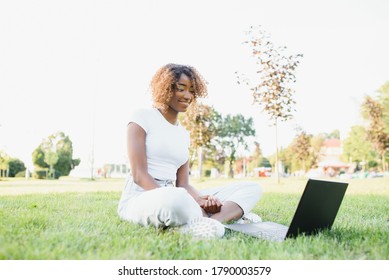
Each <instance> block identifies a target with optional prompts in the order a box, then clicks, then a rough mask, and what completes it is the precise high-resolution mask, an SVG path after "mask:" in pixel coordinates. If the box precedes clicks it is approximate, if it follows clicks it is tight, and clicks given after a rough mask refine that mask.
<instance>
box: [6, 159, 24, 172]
mask: <svg viewBox="0 0 389 280" xmlns="http://www.w3.org/2000/svg"><path fill="white" fill-rule="evenodd" d="M8 166H9V174H8V177H15V175H16V174H17V173H19V172H21V171H24V170H26V166H25V165H24V162H23V161H21V160H20V159H17V158H11V159H10V160H9V161H8Z"/></svg>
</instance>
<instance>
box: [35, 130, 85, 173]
mask: <svg viewBox="0 0 389 280" xmlns="http://www.w3.org/2000/svg"><path fill="white" fill-rule="evenodd" d="M53 153H54V154H55V155H56V156H55V155H53ZM56 157H57V160H55V159H56ZM32 161H33V163H34V165H35V166H36V167H38V168H41V169H46V170H47V169H48V168H50V169H51V168H53V169H54V170H55V178H58V177H59V176H67V175H69V173H70V171H71V170H72V169H73V168H74V167H76V166H77V165H79V164H80V160H79V159H73V144H72V141H71V140H70V138H69V137H68V136H67V135H65V133H63V132H57V133H54V134H52V135H50V136H49V137H48V138H47V139H44V140H43V141H42V143H41V144H40V145H39V146H38V147H37V148H36V149H35V150H34V152H33V153H32ZM49 162H50V163H51V164H52V166H50V163H49Z"/></svg>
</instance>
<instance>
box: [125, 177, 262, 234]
mask: <svg viewBox="0 0 389 280" xmlns="http://www.w3.org/2000/svg"><path fill="white" fill-rule="evenodd" d="M160 186H161V187H160V188H158V189H154V190H150V191H144V189H143V188H142V187H140V186H138V185H137V184H135V183H134V181H133V179H132V177H128V178H127V181H126V185H125V187H124V189H123V193H122V197H121V199H120V202H119V206H118V214H119V216H120V218H121V219H123V220H126V221H129V222H133V223H136V224H140V225H143V226H146V225H153V226H155V227H163V228H164V227H169V226H180V225H183V224H186V223H187V222H188V221H189V220H191V219H193V218H197V217H202V211H201V208H200V206H199V205H198V203H197V202H196V201H195V200H194V199H193V197H192V196H191V195H190V194H189V193H188V192H187V191H186V190H185V189H184V188H179V187H174V186H173V185H172V184H166V183H160ZM199 192H200V193H201V195H212V196H215V197H217V198H219V200H220V201H222V202H225V201H232V202H235V203H236V204H238V205H239V206H240V207H241V208H242V210H243V213H248V212H250V210H251V209H252V208H253V207H254V206H255V205H256V204H257V202H258V201H259V199H260V198H261V195H262V190H261V188H260V186H259V185H258V184H257V183H254V182H237V183H232V184H230V185H227V186H224V187H216V188H209V189H205V190H200V191H199Z"/></svg>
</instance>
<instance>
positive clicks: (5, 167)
mask: <svg viewBox="0 0 389 280" xmlns="http://www.w3.org/2000/svg"><path fill="white" fill-rule="evenodd" d="M9 160H10V157H9V156H8V155H7V154H6V153H5V152H3V151H1V150H0V177H8V173H9Z"/></svg>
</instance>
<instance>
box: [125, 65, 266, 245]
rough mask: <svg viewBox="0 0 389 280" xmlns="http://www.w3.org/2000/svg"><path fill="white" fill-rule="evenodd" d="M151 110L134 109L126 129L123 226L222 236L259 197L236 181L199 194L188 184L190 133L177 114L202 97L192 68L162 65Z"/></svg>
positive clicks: (251, 185) (153, 83) (154, 84)
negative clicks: (127, 223)
mask: <svg viewBox="0 0 389 280" xmlns="http://www.w3.org/2000/svg"><path fill="white" fill-rule="evenodd" d="M151 90H152V97H153V108H150V109H141V110H137V111H136V112H135V113H134V114H133V115H132V116H131V119H130V120H129V123H128V126H127V151H128V158H129V161H130V167H131V173H130V174H129V176H128V177H127V180H126V184H125V187H124V190H123V193H122V197H121V199H120V202H119V207H118V213H119V216H120V217H121V218H122V219H123V220H126V221H130V222H133V223H137V224H141V225H143V226H146V225H153V226H155V227H162V228H167V227H179V230H180V231H181V232H183V233H190V234H192V235H194V236H197V237H200V238H201V237H205V238H207V237H222V236H223V235H224V226H223V225H222V223H223V222H229V221H234V220H238V219H241V218H242V217H251V219H252V220H253V219H256V220H259V219H260V218H259V217H258V216H256V215H255V214H252V213H249V212H250V210H251V209H252V208H253V207H254V206H255V204H256V203H257V202H258V201H259V199H260V197H261V189H260V187H259V185H258V184H256V183H252V182H239V183H235V184H232V185H229V186H226V187H219V188H211V189H208V190H202V191H198V190H196V189H195V188H194V187H192V186H191V185H190V184H189V161H188V159H189V144H190V139H189V133H188V132H187V131H186V130H185V129H184V128H183V127H182V126H181V125H180V124H179V122H178V114H180V113H185V112H186V111H187V110H188V109H189V108H190V107H192V108H191V109H195V106H196V100H197V98H199V97H205V96H206V95H207V88H206V84H205V81H204V80H203V78H202V77H201V76H200V74H199V73H198V72H197V71H196V69H194V68H193V67H191V66H185V65H177V64H167V65H165V66H163V67H162V68H160V69H159V70H158V71H157V73H156V74H155V75H154V77H153V79H152V81H151Z"/></svg>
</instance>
